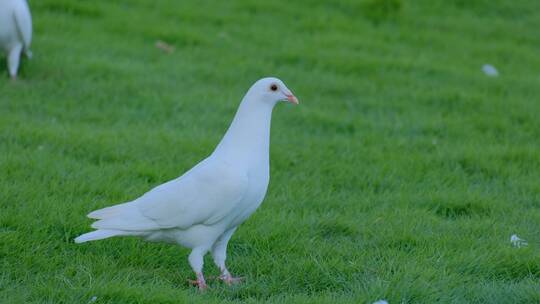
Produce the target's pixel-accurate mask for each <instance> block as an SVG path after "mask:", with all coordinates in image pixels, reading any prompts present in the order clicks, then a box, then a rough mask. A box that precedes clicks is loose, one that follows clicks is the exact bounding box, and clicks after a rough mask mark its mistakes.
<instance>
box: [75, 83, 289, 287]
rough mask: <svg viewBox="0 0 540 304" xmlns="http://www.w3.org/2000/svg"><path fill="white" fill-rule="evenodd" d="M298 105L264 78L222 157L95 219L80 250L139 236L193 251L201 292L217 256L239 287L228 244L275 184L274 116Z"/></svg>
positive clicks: (245, 103) (221, 148)
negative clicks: (207, 266) (206, 266)
mask: <svg viewBox="0 0 540 304" xmlns="http://www.w3.org/2000/svg"><path fill="white" fill-rule="evenodd" d="M281 100H285V101H289V102H291V103H293V104H298V99H297V98H296V97H295V96H294V95H293V93H292V92H291V91H290V90H289V89H288V88H287V87H286V86H285V84H284V83H283V82H282V81H281V80H279V79H277V78H263V79H260V80H259V81H257V82H256V83H255V84H253V86H251V88H250V89H249V90H248V92H247V93H246V95H245V96H244V98H243V99H242V102H241V103H240V106H239V107H238V110H237V112H236V115H235V116H234V119H233V121H232V123H231V125H230V126H229V129H228V130H227V133H225V136H223V139H222V140H221V142H220V143H219V144H218V145H217V147H216V149H215V150H214V152H213V153H212V154H211V155H210V156H209V157H208V158H206V159H204V160H203V161H201V162H200V163H199V164H197V165H196V166H195V167H193V168H192V169H190V170H189V171H187V172H186V173H184V174H183V175H182V176H180V177H178V178H177V179H174V180H171V181H169V182H166V183H164V184H162V185H159V186H157V187H155V188H154V189H152V190H150V191H148V192H147V193H145V194H144V195H142V196H141V197H139V198H137V199H135V200H133V201H130V202H127V203H123V204H119V205H115V206H112V207H108V208H104V209H100V210H96V211H94V212H91V213H90V214H88V217H89V218H92V219H97V220H98V221H96V222H94V223H93V224H92V228H95V229H97V230H95V231H92V232H89V233H86V234H83V235H81V236H79V237H77V238H76V239H75V242H76V243H83V242H87V241H94V240H100V239H105V238H109V237H113V236H139V237H142V238H144V239H146V240H149V241H166V242H172V243H177V244H180V245H182V246H184V247H187V248H191V249H192V251H191V254H190V255H189V258H188V260H189V264H190V265H191V268H192V269H193V271H194V272H195V274H196V276H197V279H196V280H195V281H191V282H192V283H193V284H195V285H197V286H198V287H199V289H201V290H204V289H206V288H207V285H206V282H205V279H204V276H203V273H202V269H203V258H204V255H205V254H206V253H207V252H208V251H210V252H211V253H212V257H213V260H214V262H215V264H216V265H217V266H218V268H219V269H220V271H221V275H220V277H219V278H220V279H221V280H223V281H224V282H225V283H227V284H232V283H235V282H238V281H239V280H240V278H235V277H233V276H232V275H231V273H230V272H229V271H228V270H227V267H226V266H225V259H226V256H227V243H228V242H229V240H230V238H231V236H232V235H233V233H234V231H235V230H236V228H237V227H238V225H240V224H241V223H243V222H244V221H245V220H246V219H247V218H248V217H249V216H250V215H251V214H252V213H253V212H254V211H255V210H256V209H257V208H258V207H259V205H260V204H261V203H262V201H263V199H264V197H265V195H266V190H267V188H268V182H269V180H270V166H269V150H270V121H271V117H272V109H273V108H274V106H275V105H276V104H277V103H278V102H279V101H281Z"/></svg>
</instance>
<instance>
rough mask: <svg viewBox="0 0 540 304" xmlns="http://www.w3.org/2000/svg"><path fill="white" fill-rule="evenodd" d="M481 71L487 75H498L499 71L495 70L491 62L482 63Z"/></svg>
mask: <svg viewBox="0 0 540 304" xmlns="http://www.w3.org/2000/svg"><path fill="white" fill-rule="evenodd" d="M482 71H483V72H484V74H486V75H487V76H489V77H497V76H499V71H497V69H496V68H495V67H494V66H492V65H491V64H484V65H483V66H482Z"/></svg>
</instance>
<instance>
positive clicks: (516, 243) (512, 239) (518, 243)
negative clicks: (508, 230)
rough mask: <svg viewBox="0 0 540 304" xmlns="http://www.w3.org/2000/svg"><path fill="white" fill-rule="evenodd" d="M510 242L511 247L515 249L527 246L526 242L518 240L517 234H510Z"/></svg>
mask: <svg viewBox="0 0 540 304" xmlns="http://www.w3.org/2000/svg"><path fill="white" fill-rule="evenodd" d="M510 242H511V243H512V246H514V247H517V248H521V247H525V246H527V245H529V243H527V241H525V240H524V239H521V238H519V237H518V236H517V234H512V236H511V237H510Z"/></svg>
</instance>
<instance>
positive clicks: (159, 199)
mask: <svg viewBox="0 0 540 304" xmlns="http://www.w3.org/2000/svg"><path fill="white" fill-rule="evenodd" d="M247 186H248V178H247V175H246V174H245V173H244V172H241V171H239V170H237V169H235V168H233V167H231V166H229V165H227V164H225V163H222V162H217V161H214V160H212V159H206V160H205V161H203V162H201V163H199V164H198V165H197V166H195V167H194V168H193V169H191V170H190V171H188V172H186V173H185V174H184V175H182V176H181V177H179V178H177V179H175V180H172V181H169V182H167V183H165V184H162V185H160V186H158V187H156V188H154V189H152V190H150V191H149V192H147V193H146V194H144V195H143V196H141V197H140V198H138V199H136V200H134V201H132V202H128V203H125V204H120V205H116V206H112V207H108V208H104V209H100V210H97V211H94V212H92V213H90V214H89V215H88V216H89V217H91V218H96V219H99V221H97V222H95V223H94V224H93V225H92V227H93V228H96V229H113V230H124V231H148V230H158V229H167V228H180V229H187V228H189V227H191V226H193V225H197V224H204V225H212V224H215V223H217V222H219V221H220V220H221V219H223V218H224V217H226V216H227V215H229V214H230V213H231V212H235V207H236V206H237V204H238V203H239V202H240V201H241V199H242V197H243V196H244V194H245V192H246V189H247Z"/></svg>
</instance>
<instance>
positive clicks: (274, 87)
mask: <svg viewBox="0 0 540 304" xmlns="http://www.w3.org/2000/svg"><path fill="white" fill-rule="evenodd" d="M270 90H271V91H274V92H275V91H277V85H276V84H273V85H271V86H270Z"/></svg>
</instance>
